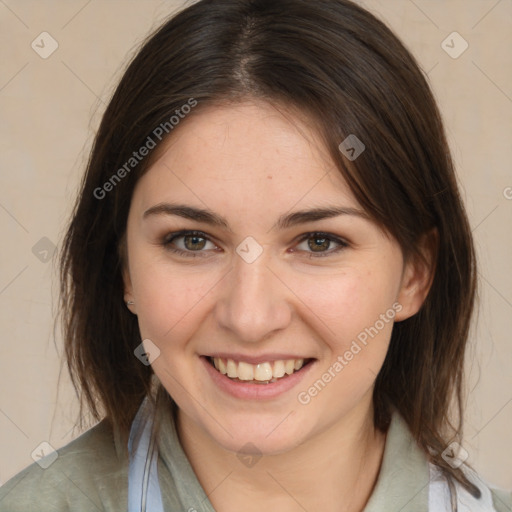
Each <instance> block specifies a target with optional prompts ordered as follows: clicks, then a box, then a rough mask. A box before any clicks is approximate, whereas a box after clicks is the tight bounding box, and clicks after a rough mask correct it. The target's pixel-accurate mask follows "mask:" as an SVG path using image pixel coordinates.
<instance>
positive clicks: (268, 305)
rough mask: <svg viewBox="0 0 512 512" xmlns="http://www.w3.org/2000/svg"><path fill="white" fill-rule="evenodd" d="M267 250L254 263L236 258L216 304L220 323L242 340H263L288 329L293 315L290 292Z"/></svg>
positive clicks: (217, 317)
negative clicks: (271, 261) (278, 274)
mask: <svg viewBox="0 0 512 512" xmlns="http://www.w3.org/2000/svg"><path fill="white" fill-rule="evenodd" d="M265 252H266V251H264V252H263V254H262V255H261V256H260V257H259V258H258V259H257V260H256V261H254V262H252V263H247V262H246V261H244V260H243V259H242V258H240V257H238V256H236V257H235V260H234V268H233V269H232V270H231V272H229V273H228V275H227V276H226V278H227V280H226V281H225V283H224V286H223V287H222V295H221V296H220V297H219V299H218V301H217V304H216V307H215V316H216V320H217V323H218V325H220V326H221V327H222V328H223V329H226V330H229V331H230V332H231V333H232V335H233V337H234V338H235V339H237V340H238V341H241V342H258V341H262V340H264V339H266V338H268V337H270V336H271V335H272V334H273V333H275V332H277V331H279V330H282V329H285V328H286V327H287V326H288V325H289V324H290V320H291V317H292V313H291V302H290V301H289V300H288V299H289V297H288V294H289V293H290V292H289V290H288V288H287V287H286V286H285V285H284V284H283V283H282V282H281V280H280V279H279V278H278V277H277V276H276V274H277V272H276V270H274V269H272V268H271V265H269V261H268V258H267V257H266V255H265Z"/></svg>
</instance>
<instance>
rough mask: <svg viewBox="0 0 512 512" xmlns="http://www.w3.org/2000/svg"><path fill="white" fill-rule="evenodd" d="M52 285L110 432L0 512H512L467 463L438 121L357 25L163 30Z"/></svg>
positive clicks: (6, 493) (76, 358)
mask: <svg viewBox="0 0 512 512" xmlns="http://www.w3.org/2000/svg"><path fill="white" fill-rule="evenodd" d="M61 263H62V266H61V268H62V272H61V278H62V287H61V291H62V293H61V296H62V307H63V309H62V312H63V320H64V327H65V342H66V355H67V361H68V365H69V368H70V371H71V375H72V377H73V381H74V384H75V386H76V387H77V390H78V391H79V393H80V396H81V397H82V399H83V405H84V406H88V407H89V409H90V410H91V411H92V413H93V415H94V417H95V418H96V419H98V420H101V421H100V423H99V424H98V425H97V426H95V427H94V428H92V429H91V430H89V431H87V432H86V433H85V434H83V435H82V436H81V437H79V438H78V439H76V440H75V441H73V442H71V443H70V444H68V445H67V446H66V447H64V448H62V449H61V450H59V456H58V458H57V460H55V461H54V462H53V463H52V464H51V465H49V466H48V467H47V469H45V470H41V468H40V467H39V465H33V466H31V467H29V468H27V469H25V470H24V471H23V472H21V473H20V474H19V475H17V476H16V477H14V478H13V479H12V480H11V481H10V482H8V483H7V484H6V485H5V486H4V487H2V489H1V490H0V510H9V511H14V510H28V509H31V507H32V508H34V507H36V508H37V510H41V511H44V510H58V511H64V510H96V509H97V510H108V511H114V510H116V511H117V510H126V509H127V508H128V510H130V511H139V510H148V511H152V512H153V511H155V512H158V511H161V510H162V511H163V510H166V511H175V510H176V511H177V510H188V511H189V512H192V511H210V512H211V511H214V510H215V511H218V512H231V511H235V510H245V511H253V510H254V511H255V510H261V509H265V508H270V507H272V508H273V509H277V508H278V507H279V510H282V511H296V510H308V511H313V510H328V511H340V510H342V511H346V512H353V511H365V512H375V511H399V510H400V511H415V512H418V511H427V510H435V511H444V510H473V511H474V510H489V511H493V510H494V511H498V512H501V511H505V510H510V506H511V505H510V501H511V499H510V495H509V494H507V493H505V492H503V491H499V490H496V489H490V488H489V487H487V485H486V484H485V483H484V482H483V481H482V480H481V479H480V478H479V477H478V475H476V473H474V471H472V470H471V469H470V468H469V467H468V466H467V465H466V464H465V463H464V450H463V448H461V446H460V443H462V439H461V432H462V414H463V409H462V400H461V396H462V395H461V389H462V382H463V359H464V353H465V346H466V341H467V337H468V327H469V323H470V318H471V314H472V311H473V304H474V297H475V275H476V269H475V258H474V249H473V243H472V239H471V231H470V228H469V225H468V221H467V217H466V214H465V211H464V207H463V204H462V201H461V198H460V196H459V192H458V189H457V185H456V178H455V174H454V170H453V164H452V161H451V159H450V156H449V150H448V147H447V143H446V140H445V135H444V131H443V127H442V124H441V120H440V116H439V113H438V110H437V107H436V105H435V102H434V99H433V97H432V94H431V92H430V90H429V87H428V85H427V83H426V81H425V79H424V77H423V75H422V73H421V71H420V70H419V67H418V65H417V63H416V62H415V60H414V59H413V57H412V56H411V55H410V54H409V52H408V51H407V50H406V49H405V48H404V46H403V45H402V44H401V43H400V42H399V41H398V40H397V38H396V36H394V35H393V34H392V33H391V32H390V31H389V29H388V28H386V27H385V26H384V25H383V24H382V23H381V22H380V21H378V20H377V19H376V18H375V17H373V16H372V15H371V14H369V13H368V12H367V11H365V10H363V9H362V8H361V7H359V6H357V5H356V4H353V3H351V2H349V1H347V0H318V1H315V2H310V1H305V0H279V1H275V0H273V1H269V0H215V1H205V0H203V1H200V2H198V3H196V4H194V5H191V6H190V7H188V8H187V9H185V10H184V11H182V12H181V13H180V14H178V15H177V16H175V17H174V18H172V19H171V20H169V21H168V22H167V23H165V24H164V25H163V26H162V27H161V28H160V29H159V30H157V31H156V33H155V34H154V35H152V36H151V38H149V39H148V41H147V42H146V43H145V45H144V46H143V48H142V49H141V50H140V52H139V53H138V55H137V56H136V57H135V59H134V60H133V61H132V63H131V64H130V66H129V67H128V69H127V71H126V72H125V74H124V76H123V78H122V80H121V82H120V84H119V86H118V88H117V90H116V92H115V94H114V96H113V98H112V100H111V101H110V104H109V105H108V107H107V109H106V112H105V114H104V116H103V120H102V123H101V126H100V129H99V131H98V134H97V137H96V141H95V144H94V147H93V150H92V153H91V157H90V160H89V164H88V168H87V172H86V175H85V177H84V180H83V183H82V188H81V192H80V195H79V199H78V202H77V205H76V208H75V211H74V213H73V218H72V220H71V223H70V226H69V229H68V232H67V236H66V238H65V243H64V247H63V251H62V259H61Z"/></svg>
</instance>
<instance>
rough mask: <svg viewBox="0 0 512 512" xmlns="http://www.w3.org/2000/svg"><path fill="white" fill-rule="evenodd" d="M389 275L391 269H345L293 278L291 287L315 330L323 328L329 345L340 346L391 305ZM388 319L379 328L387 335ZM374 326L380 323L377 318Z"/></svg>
mask: <svg viewBox="0 0 512 512" xmlns="http://www.w3.org/2000/svg"><path fill="white" fill-rule="evenodd" d="M391 275H392V273H391V269H390V270H389V272H383V271H379V272H378V273H376V272H373V271H371V270H357V269H347V270H346V271H344V272H343V273H339V274H335V275H332V274H331V275H329V276H315V277H314V278H313V277H311V279H308V280H302V281H301V280H297V281H296V286H295V287H294V289H295V290H297V296H298V297H299V298H300V299H301V300H302V302H303V303H304V305H305V306H306V308H305V309H304V310H305V311H307V310H308V309H309V311H310V313H309V315H308V316H309V317H310V318H311V321H312V322H314V323H315V326H317V327H318V329H317V330H320V331H321V332H323V333H324V335H325V339H326V340H327V339H329V340H331V344H332V345H337V348H340V349H342V348H343V347H344V346H345V345H347V344H350V341H351V340H352V339H354V338H356V337H357V335H358V334H359V333H361V332H363V331H364V330H365V328H368V327H371V326H373V325H374V324H375V323H376V322H378V321H379V319H380V315H382V314H385V313H386V311H388V310H389V309H390V308H392V305H393V303H394V299H395V297H396V294H395V288H396V286H395V285H394V284H392V283H391V282H390V281H391V279H390V276H391ZM389 316H392V315H391V314H390V315H389ZM315 319H316V320H315ZM388 323H389V322H386V325H385V327H384V328H381V329H380V330H383V331H384V333H387V334H388V335H389V333H390V331H391V328H390V327H391V326H390V325H388ZM378 327H381V322H380V321H379V324H378Z"/></svg>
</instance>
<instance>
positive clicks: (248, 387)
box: [201, 356, 315, 400]
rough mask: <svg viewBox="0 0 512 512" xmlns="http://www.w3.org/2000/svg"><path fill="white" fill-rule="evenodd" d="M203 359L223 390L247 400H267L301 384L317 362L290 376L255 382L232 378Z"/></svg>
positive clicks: (213, 378)
mask: <svg viewBox="0 0 512 512" xmlns="http://www.w3.org/2000/svg"><path fill="white" fill-rule="evenodd" d="M201 360H202V361H203V364H204V365H205V367H206V371H207V372H208V374H209V375H210V377H211V379H212V380H213V382H214V383H215V384H216V385H217V386H218V387H219V388H220V389H221V390H222V391H224V392H226V393H227V394H228V395H231V396H233V397H235V398H243V399H247V400H265V399H269V398H274V397H276V396H279V395H281V394H283V393H286V392H287V391H289V390H290V389H292V388H293V387H294V386H296V385H297V384H299V382H300V381H301V380H302V379H303V378H304V377H305V376H306V374H307V373H308V372H309V371H310V370H311V367H312V366H313V365H314V364H315V361H312V362H310V363H308V364H307V365H305V366H303V367H302V368H301V369H300V370H299V371H296V372H293V373H292V374H291V375H288V377H283V378H280V379H279V380H277V381H276V382H270V383H268V384H253V383H249V382H247V383H245V382H239V381H235V380H232V379H230V378H229V377H227V376H226V375H223V374H222V373H220V372H219V371H217V370H216V369H215V368H214V367H213V366H212V364H211V363H210V362H209V360H208V358H206V357H204V356H201Z"/></svg>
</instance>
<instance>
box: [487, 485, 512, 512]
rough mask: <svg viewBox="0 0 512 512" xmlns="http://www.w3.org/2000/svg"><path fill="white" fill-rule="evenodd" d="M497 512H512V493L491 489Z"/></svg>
mask: <svg viewBox="0 0 512 512" xmlns="http://www.w3.org/2000/svg"><path fill="white" fill-rule="evenodd" d="M490 491H491V494H492V501H493V504H494V508H495V509H496V512H512V492H510V491H504V490H503V489H497V488H494V487H490Z"/></svg>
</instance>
